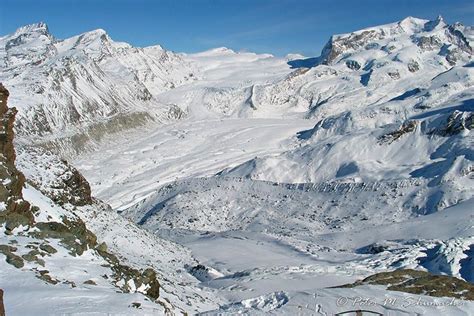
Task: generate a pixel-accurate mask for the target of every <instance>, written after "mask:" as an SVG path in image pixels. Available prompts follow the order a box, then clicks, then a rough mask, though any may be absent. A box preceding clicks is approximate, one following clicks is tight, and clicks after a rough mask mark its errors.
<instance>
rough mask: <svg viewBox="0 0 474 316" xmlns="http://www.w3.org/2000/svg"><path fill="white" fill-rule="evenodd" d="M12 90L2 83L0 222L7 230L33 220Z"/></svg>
mask: <svg viewBox="0 0 474 316" xmlns="http://www.w3.org/2000/svg"><path fill="white" fill-rule="evenodd" d="M8 96H9V92H8V90H7V89H6V88H5V87H4V86H3V85H2V84H1V83H0V223H5V225H6V230H7V232H11V231H12V230H13V229H14V228H15V227H17V226H19V225H24V226H28V225H31V224H33V214H32V212H31V207H30V204H29V203H28V202H26V201H25V200H23V194H22V189H23V185H24V183H25V176H24V175H23V174H22V173H21V172H20V171H18V169H17V168H16V167H15V158H16V155H15V149H14V147H13V137H14V132H13V124H14V122H15V115H16V109H15V108H11V109H10V108H8V106H7V100H8Z"/></svg>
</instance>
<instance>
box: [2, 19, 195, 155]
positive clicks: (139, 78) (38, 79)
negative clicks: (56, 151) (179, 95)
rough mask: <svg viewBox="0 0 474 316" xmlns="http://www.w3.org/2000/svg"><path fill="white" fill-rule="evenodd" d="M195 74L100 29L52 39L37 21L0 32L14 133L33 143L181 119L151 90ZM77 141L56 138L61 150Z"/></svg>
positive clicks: (159, 51)
mask: <svg viewBox="0 0 474 316" xmlns="http://www.w3.org/2000/svg"><path fill="white" fill-rule="evenodd" d="M194 72H195V70H194V69H193V68H192V67H191V65H190V64H189V63H187V62H185V61H183V60H182V58H181V57H180V56H179V55H177V54H174V53H172V52H169V51H166V50H164V49H163V48H161V47H159V46H153V47H147V48H135V47H132V46H130V45H128V44H126V43H118V42H114V41H113V40H112V39H111V38H110V37H109V36H108V35H107V33H106V32H105V31H104V30H101V29H99V30H95V31H91V32H87V33H84V34H81V35H78V36H74V37H71V38H68V39H65V40H57V39H55V38H54V37H53V36H52V35H51V34H50V33H49V31H48V28H47V26H46V25H45V24H44V23H38V24H32V25H28V26H24V27H21V28H19V29H18V30H17V31H16V32H15V33H13V34H10V35H7V36H4V37H2V38H0V81H2V82H3V83H4V84H5V85H6V86H7V87H8V88H9V89H10V91H11V95H12V97H11V104H12V105H13V106H16V107H17V108H18V109H19V115H18V122H17V131H18V134H19V136H20V137H22V138H23V139H25V138H29V139H30V140H31V139H36V141H37V142H44V141H45V140H52V141H53V143H54V141H56V140H57V139H58V138H61V139H64V138H67V137H69V138H71V137H76V138H79V139H80V140H81V142H84V141H85V140H87V139H94V138H100V137H101V136H103V135H104V134H107V133H109V132H111V131H112V132H113V131H117V130H122V129H127V128H130V127H136V126H138V125H141V124H144V123H145V122H146V121H151V120H159V119H162V118H176V117H180V116H182V115H183V113H181V112H179V111H177V109H176V108H175V107H174V106H171V105H164V104H159V103H158V102H157V101H156V99H155V96H156V95H157V94H159V93H161V92H163V91H166V90H169V89H172V88H174V87H175V86H179V85H181V84H183V83H186V82H189V81H193V80H194ZM38 136H39V137H40V138H38ZM81 142H80V141H79V140H78V139H76V140H75V141H74V140H72V141H70V144H65V143H64V142H63V144H62V145H63V146H65V147H66V148H63V149H65V150H67V149H68V148H69V149H78V148H77V146H78V143H81ZM66 143H67V142H66ZM79 149H80V148H79Z"/></svg>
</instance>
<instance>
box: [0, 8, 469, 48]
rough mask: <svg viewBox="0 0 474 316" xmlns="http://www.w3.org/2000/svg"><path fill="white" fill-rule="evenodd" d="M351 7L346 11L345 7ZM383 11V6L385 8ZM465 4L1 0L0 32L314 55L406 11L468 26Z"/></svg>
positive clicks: (390, 20)
mask: <svg viewBox="0 0 474 316" xmlns="http://www.w3.org/2000/svg"><path fill="white" fill-rule="evenodd" d="M347 7H350V10H346V8H347ZM387 8H388V9H389V10H387ZM473 12H474V5H473V4H472V3H471V2H470V1H465V0H455V1H429V5H427V2H426V1H417V2H413V1H397V2H394V1H372V0H370V1H367V0H366V1H361V2H358V3H357V5H353V4H352V3H351V2H350V1H338V2H337V3H334V2H332V1H326V0H325V1H317V2H314V1H299V2H298V3H296V4H295V3H292V2H291V1H286V0H285V1H263V0H260V1H256V2H255V1H247V0H240V1H235V2H233V1H215V0H213V1H211V0H200V1H181V2H173V1H148V0H140V1H136V2H130V1H122V0H118V1H107V2H104V1H99V2H97V1H72V0H69V1H54V0H49V1H42V2H41V3H37V2H34V1H30V0H20V1H10V0H6V1H5V2H4V3H2V8H0V34H8V33H11V32H14V31H15V29H16V28H18V27H19V26H21V25H26V24H31V23H37V22H40V21H43V22H45V23H47V24H48V26H49V27H50V29H51V31H52V33H54V34H56V35H57V36H58V38H67V37H70V36H73V35H75V34H79V33H84V32H87V31H90V30H93V29H98V28H103V29H105V30H106V31H107V32H108V33H109V34H110V36H111V37H112V38H114V40H116V41H125V42H128V43H130V44H132V45H134V46H139V47H144V46H150V45H153V44H157V43H159V44H160V45H163V47H165V48H167V49H169V50H172V51H176V52H185V53H195V52H199V51H205V50H208V49H211V48H215V47H228V48H231V49H233V50H236V51H252V52H256V53H271V54H273V55H276V56H284V55H286V54H288V53H298V54H302V55H304V56H316V55H318V54H319V52H320V51H321V49H322V47H323V46H324V44H325V43H326V42H327V40H328V38H329V36H331V35H332V34H339V33H347V32H350V31H352V30H356V29H362V28H366V27H369V26H371V25H381V24H386V23H391V22H394V21H398V20H401V19H403V18H405V17H406V16H415V17H418V18H423V19H430V20H432V19H435V18H436V16H438V15H439V14H442V15H443V17H444V18H445V20H446V21H447V22H448V23H454V22H461V23H463V24H466V25H472V24H474V21H473V18H472V16H473V14H472V13H473Z"/></svg>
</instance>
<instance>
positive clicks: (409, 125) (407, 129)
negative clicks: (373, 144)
mask: <svg viewBox="0 0 474 316" xmlns="http://www.w3.org/2000/svg"><path fill="white" fill-rule="evenodd" d="M417 125H418V123H417V122H416V121H407V122H404V123H403V124H402V126H400V128H399V129H397V130H395V131H393V132H390V133H388V134H385V135H382V136H381V137H380V138H379V143H380V144H382V143H388V144H391V143H393V142H394V141H396V140H398V139H399V138H400V137H402V136H403V135H405V134H408V133H412V132H414V131H415V129H416V127H417Z"/></svg>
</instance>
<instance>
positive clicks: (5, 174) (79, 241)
mask: <svg viewBox="0 0 474 316" xmlns="http://www.w3.org/2000/svg"><path fill="white" fill-rule="evenodd" d="M8 96H9V92H8V90H7V89H6V88H5V87H4V86H3V85H2V84H0V122H1V123H0V128H1V130H0V224H2V223H5V228H6V229H5V234H8V235H12V234H13V235H17V234H19V235H22V238H23V239H29V240H31V241H30V242H29V243H26V244H15V246H12V245H6V244H0V253H1V254H3V255H4V256H5V260H6V262H7V263H8V264H10V265H12V266H14V267H16V268H24V267H25V261H26V262H29V263H30V265H31V264H33V265H37V266H38V267H40V268H41V269H40V270H38V268H32V271H33V270H34V271H38V273H37V277H38V278H39V279H41V280H43V281H45V282H48V283H51V284H57V283H58V282H60V280H58V279H56V278H55V277H54V275H50V273H49V271H48V270H44V269H42V268H43V267H44V266H45V261H44V260H43V259H42V258H41V257H43V256H50V255H52V254H55V253H56V252H57V249H56V248H54V247H53V246H52V245H50V244H49V243H50V242H51V240H55V241H57V244H58V245H59V246H61V247H64V248H65V249H66V250H67V252H68V253H69V255H71V256H74V257H76V256H81V255H82V254H83V253H84V252H85V251H88V250H93V252H94V253H95V254H96V255H97V256H100V257H101V258H103V259H105V260H106V261H107V262H108V266H109V267H110V270H111V276H112V277H113V280H111V281H112V283H113V284H114V285H115V286H117V287H118V288H120V290H121V291H123V292H125V293H129V292H137V291H138V292H140V293H143V294H145V295H147V296H148V297H150V298H152V299H156V298H158V296H159V289H160V284H159V282H158V280H157V274H156V272H155V271H154V270H153V269H150V268H148V269H144V270H143V271H141V270H139V269H135V268H132V267H130V266H128V265H126V264H123V263H122V262H121V261H120V260H119V259H118V258H117V257H116V256H115V255H114V254H112V253H110V252H108V251H107V246H106V245H105V243H99V242H98V240H97V237H96V235H95V234H94V233H92V232H91V231H90V230H89V229H88V228H87V226H86V224H85V223H84V221H83V220H81V219H80V218H79V217H78V216H76V215H75V214H74V213H73V212H72V211H71V210H72V209H74V207H80V206H84V205H87V206H88V207H94V200H93V199H92V197H91V191H90V186H89V183H88V182H87V181H86V179H85V178H84V177H83V176H82V175H81V174H80V173H79V171H77V170H76V169H75V168H73V167H72V166H70V165H69V164H68V163H67V162H66V161H64V160H60V159H59V158H57V157H55V156H54V155H52V154H47V153H45V152H40V151H39V149H37V148H35V149H31V148H29V149H28V148H26V149H23V150H24V151H27V152H29V156H28V158H27V159H26V160H25V159H23V164H26V165H24V166H22V169H23V170H26V172H28V175H29V176H31V177H32V180H31V179H29V181H28V182H29V183H30V185H32V186H33V187H35V188H36V189H37V190H38V191H40V192H41V193H43V194H44V195H45V198H46V197H49V198H50V199H51V200H52V203H55V205H53V207H56V208H59V206H60V205H65V204H70V205H69V207H68V208H66V207H65V208H63V209H62V210H61V212H63V214H62V215H61V216H57V215H54V216H55V217H56V218H55V219H53V217H52V216H51V214H48V210H43V209H41V208H39V207H37V206H31V205H30V203H29V202H27V201H25V200H24V199H23V192H22V190H23V187H24V185H25V181H26V180H25V176H24V174H23V173H22V172H20V171H19V170H18V169H17V167H16V166H15V160H16V153H15V148H14V144H13V138H14V132H13V125H14V120H15V114H16V110H15V109H14V108H13V109H9V108H8V106H7V99H8ZM29 150H31V151H33V152H31V151H29ZM20 155H24V152H22V153H20ZM20 161H21V159H20ZM32 166H34V167H32ZM31 170H35V171H36V174H35V173H31V172H32V171H31ZM30 173H31V174H30ZM34 175H36V176H37V177H35V176H34ZM56 212H57V211H56ZM41 214H42V215H41ZM15 228H19V229H18V231H15ZM37 245H39V246H37ZM56 247H57V246H56ZM20 253H24V254H23V255H20ZM65 282H66V281H65Z"/></svg>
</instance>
